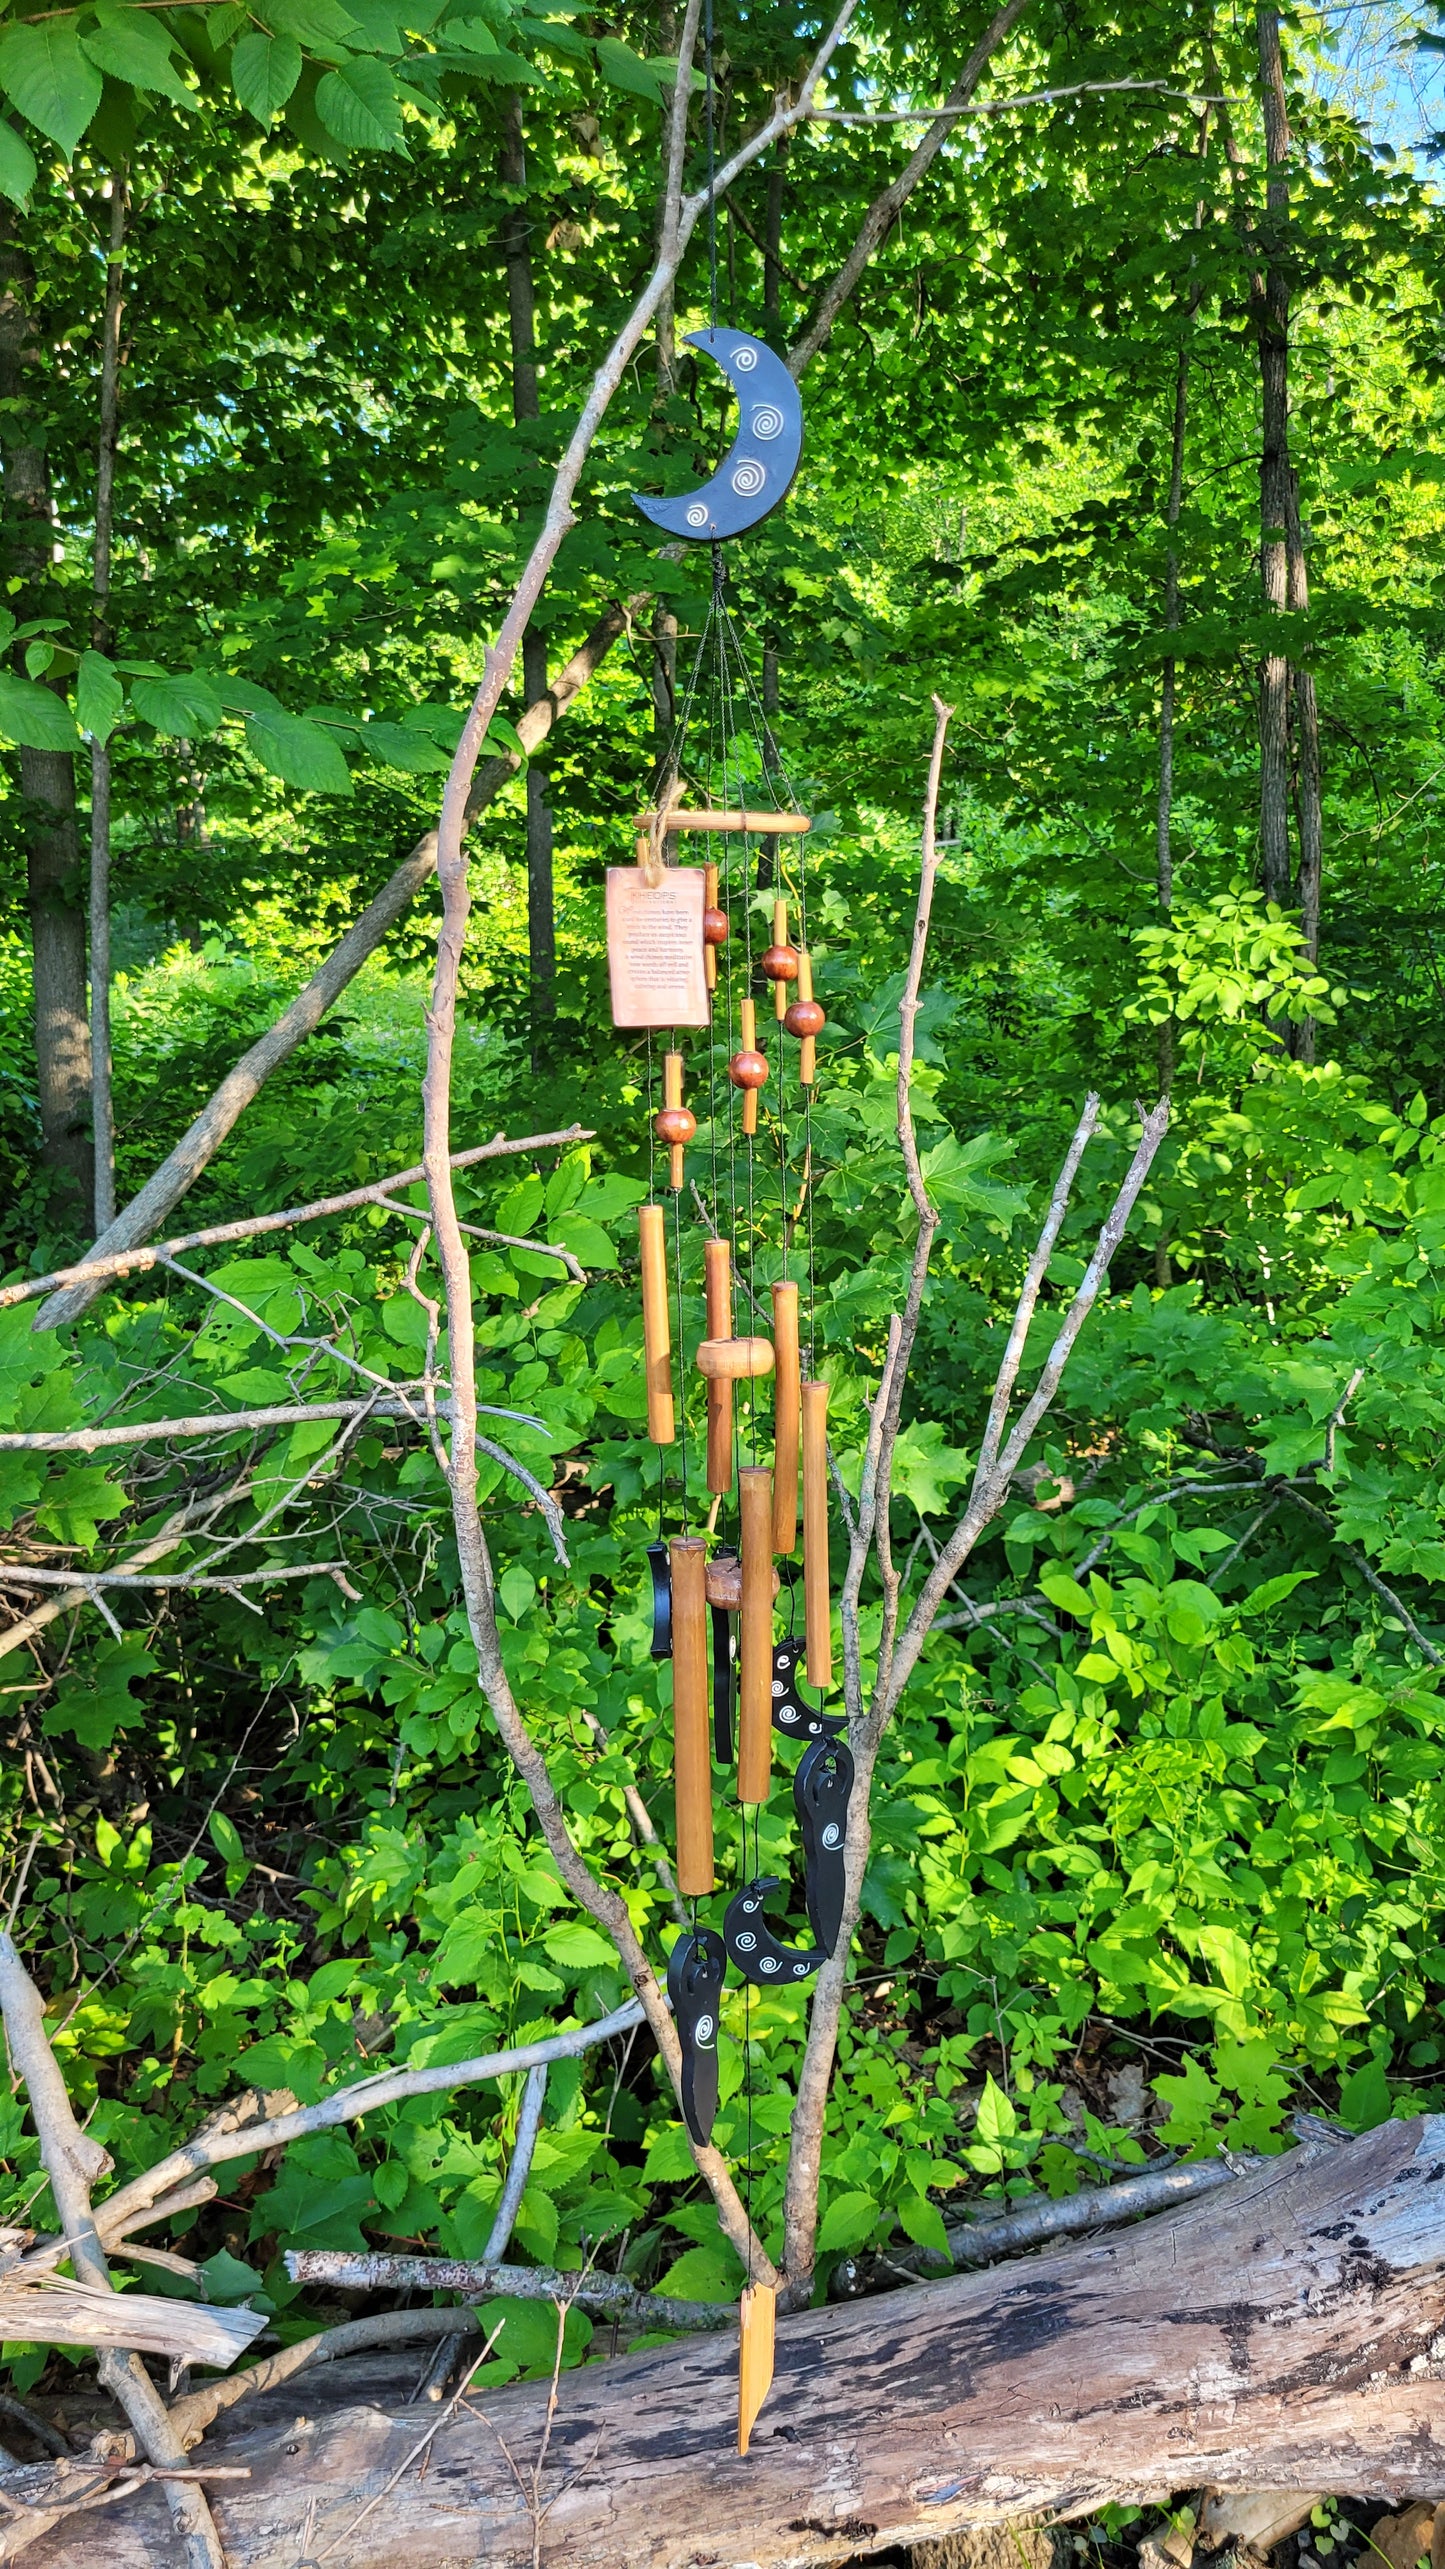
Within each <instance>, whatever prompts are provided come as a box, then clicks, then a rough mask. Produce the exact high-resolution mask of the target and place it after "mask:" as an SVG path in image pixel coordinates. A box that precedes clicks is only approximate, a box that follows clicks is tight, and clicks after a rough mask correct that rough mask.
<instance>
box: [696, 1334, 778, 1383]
mask: <svg viewBox="0 0 1445 2569" xmlns="http://www.w3.org/2000/svg"><path fill="white" fill-rule="evenodd" d="M697 1370H698V1372H699V1373H700V1374H706V1376H707V1379H708V1381H709V1382H710V1383H712V1382H724V1383H751V1382H756V1381H757V1380H758V1378H759V1377H760V1376H761V1375H763V1374H770V1373H771V1372H772V1370H773V1342H772V1340H771V1339H770V1338H704V1339H703V1341H702V1344H701V1346H700V1347H699V1348H698V1351H697Z"/></svg>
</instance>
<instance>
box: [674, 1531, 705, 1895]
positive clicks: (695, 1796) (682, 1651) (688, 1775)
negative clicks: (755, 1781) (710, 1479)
mask: <svg viewBox="0 0 1445 2569" xmlns="http://www.w3.org/2000/svg"><path fill="white" fill-rule="evenodd" d="M668 1558H669V1561H670V1564H671V1568H672V1783H673V1794H674V1800H675V1806H676V1811H677V1887H678V1889H679V1891H680V1892H681V1893H682V1896H683V1898H684V1900H705V1899H706V1898H707V1895H708V1893H709V1892H710V1891H711V1890H712V1889H713V1887H714V1883H713V1862H712V1749H711V1746H710V1743H709V1739H708V1727H709V1725H708V1696H707V1661H708V1626H707V1545H706V1544H705V1543H704V1542H703V1541H702V1539H701V1537H700V1536H698V1535H683V1534H675V1535H674V1536H673V1538H672V1541H671V1543H670V1544H669V1546H668Z"/></svg>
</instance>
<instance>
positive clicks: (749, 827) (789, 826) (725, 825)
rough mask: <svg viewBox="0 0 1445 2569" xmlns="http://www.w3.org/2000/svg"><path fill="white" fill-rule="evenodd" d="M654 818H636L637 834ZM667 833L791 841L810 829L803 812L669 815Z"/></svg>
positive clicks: (647, 814)
mask: <svg viewBox="0 0 1445 2569" xmlns="http://www.w3.org/2000/svg"><path fill="white" fill-rule="evenodd" d="M654 817H655V815H654V814H653V813H651V812H640V813H639V814H638V819H637V826H638V828H639V829H640V830H646V829H650V828H651V826H652V823H653V819H654ZM667 826H668V828H669V830H734V831H736V830H746V831H747V832H748V833H749V834H750V836H752V837H755V838H779V837H789V838H791V837H792V836H794V835H795V834H796V833H797V832H798V831H800V830H810V829H811V828H812V826H813V824H812V822H811V820H810V819H809V817H808V815H807V813H806V812H683V811H677V812H669V813H668V815H667Z"/></svg>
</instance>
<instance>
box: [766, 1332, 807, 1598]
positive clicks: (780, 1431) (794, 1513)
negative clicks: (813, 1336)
mask: <svg viewBox="0 0 1445 2569" xmlns="http://www.w3.org/2000/svg"><path fill="white" fill-rule="evenodd" d="M773 1355H774V1359H775V1361H776V1364H777V1369H778V1378H777V1384H776V1388H775V1390H774V1394H773V1550H774V1551H775V1552H791V1551H792V1549H793V1547H794V1545H795V1544H796V1542H797V1540H798V1431H799V1426H800V1423H801V1419H802V1406H803V1397H802V1396H803V1375H802V1362H801V1359H800V1357H799V1354H798V1288H797V1286H796V1285H795V1284H775V1285H774V1287H773Z"/></svg>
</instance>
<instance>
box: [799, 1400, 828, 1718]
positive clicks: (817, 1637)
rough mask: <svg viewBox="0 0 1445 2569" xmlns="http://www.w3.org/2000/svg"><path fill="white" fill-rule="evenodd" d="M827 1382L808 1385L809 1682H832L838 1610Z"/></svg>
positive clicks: (805, 1482)
mask: <svg viewBox="0 0 1445 2569" xmlns="http://www.w3.org/2000/svg"><path fill="white" fill-rule="evenodd" d="M828 1590H829V1580H828V1386H827V1384H826V1383H804V1385H803V1617H804V1624H805V1627H806V1630H807V1636H808V1683H809V1685H810V1686H831V1685H832V1683H833V1611H832V1601H831V1598H830V1596H829V1593H828Z"/></svg>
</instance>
